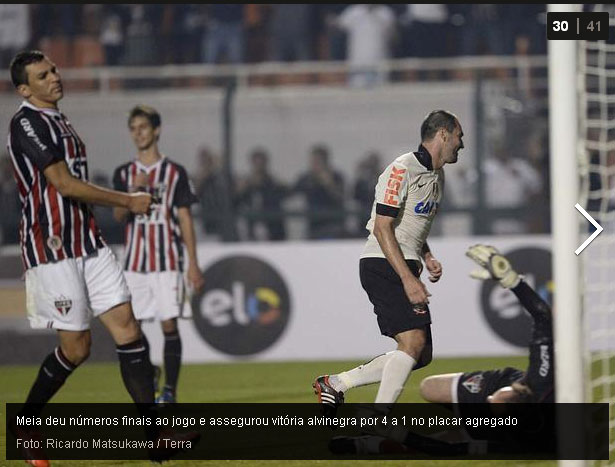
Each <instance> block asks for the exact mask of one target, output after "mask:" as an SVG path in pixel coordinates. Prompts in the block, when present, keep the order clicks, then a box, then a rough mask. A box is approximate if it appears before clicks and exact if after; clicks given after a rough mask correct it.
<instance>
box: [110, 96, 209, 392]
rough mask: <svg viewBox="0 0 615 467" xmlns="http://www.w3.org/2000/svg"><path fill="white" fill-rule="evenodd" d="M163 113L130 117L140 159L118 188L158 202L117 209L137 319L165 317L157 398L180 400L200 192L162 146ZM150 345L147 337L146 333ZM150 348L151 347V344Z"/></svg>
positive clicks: (117, 179)
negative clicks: (181, 320)
mask: <svg viewBox="0 0 615 467" xmlns="http://www.w3.org/2000/svg"><path fill="white" fill-rule="evenodd" d="M160 123H161V120H160V114H159V113H158V112H157V111H156V110H155V109H153V108H151V107H147V106H143V105H141V106H137V107H135V108H133V109H132V111H131V112H130V115H129V117H128V128H129V129H130V134H131V136H132V139H133V141H134V144H135V146H136V148H137V156H136V158H135V160H133V161H131V162H128V163H126V164H124V165H121V166H120V167H118V168H117V169H116V170H115V174H114V176H113V185H114V188H115V189H116V190H120V191H128V192H130V193H138V192H147V193H150V194H151V195H153V196H154V197H155V198H156V199H157V200H159V202H158V203H157V204H155V205H154V206H153V208H152V209H151V211H150V212H149V213H148V214H145V215H144V214H135V213H131V212H130V211H129V210H128V209H125V208H123V207H116V208H114V215H115V218H116V219H117V220H118V221H120V222H121V221H124V220H127V221H128V222H127V224H126V258H125V261H124V269H125V274H126V281H127V282H128V286H129V288H130V291H131V293H132V306H133V309H134V313H135V316H136V318H137V319H138V320H139V321H141V320H148V319H154V318H157V319H159V320H160V325H161V327H162V332H163V334H164V368H165V384H164V388H163V390H162V391H161V393H160V395H159V396H158V397H157V398H156V401H157V402H160V403H170V402H175V401H176V387H177V380H178V377H179V370H180V366H181V356H182V345H181V339H180V335H179V330H178V327H177V318H178V317H179V316H182V310H183V305H184V298H185V295H184V278H183V271H184V254H183V247H184V245H186V250H187V252H188V268H187V279H188V282H189V285H190V286H191V287H193V288H194V289H200V288H201V287H202V285H203V276H202V273H201V271H200V269H199V266H198V260H197V254H196V240H195V235H194V226H193V222H192V216H191V214H190V205H191V204H192V203H194V202H196V196H195V195H194V193H193V192H192V190H191V188H190V184H189V182H188V176H187V175H186V170H185V169H184V168H183V167H182V166H181V165H179V164H177V163H176V162H173V161H171V160H169V159H168V158H167V157H165V156H164V155H163V154H161V153H160V151H159V149H158V140H159V138H160V131H161V127H160ZM143 339H144V342H145V343H146V345H147V339H146V338H145V335H143ZM148 347H149V346H148Z"/></svg>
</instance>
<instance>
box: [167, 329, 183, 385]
mask: <svg viewBox="0 0 615 467" xmlns="http://www.w3.org/2000/svg"><path fill="white" fill-rule="evenodd" d="M181 363H182V341H181V338H180V337H179V332H178V331H174V332H170V333H164V371H165V385H164V387H165V389H168V390H171V391H173V393H175V388H176V387H177V379H178V378H179V369H180V367H181Z"/></svg>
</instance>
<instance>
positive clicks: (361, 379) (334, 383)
mask: <svg viewBox="0 0 615 467" xmlns="http://www.w3.org/2000/svg"><path fill="white" fill-rule="evenodd" d="M393 352H395V351H391V352H387V353H385V354H382V355H378V356H377V357H374V358H373V359H371V360H370V361H369V362H367V363H363V364H362V365H359V366H358V367H356V368H353V369H352V370H348V371H344V372H342V373H339V374H337V375H331V376H329V384H330V385H331V387H333V389H335V390H336V391H342V392H346V391H348V389H350V388H355V387H357V386H364V385H366V384H372V383H377V382H378V381H380V380H381V379H382V370H383V369H384V365H385V364H386V362H387V361H388V360H389V358H390V357H391V355H392V354H393Z"/></svg>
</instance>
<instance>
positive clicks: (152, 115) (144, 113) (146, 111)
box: [128, 105, 162, 130]
mask: <svg viewBox="0 0 615 467" xmlns="http://www.w3.org/2000/svg"><path fill="white" fill-rule="evenodd" d="M135 117H145V118H147V120H148V121H149V123H150V125H152V128H153V129H154V130H155V129H156V128H158V127H159V126H160V124H161V123H162V119H161V118H160V114H159V113H158V111H157V110H156V109H154V108H153V107H150V106H149V105H136V106H135V107H133V108H132V110H131V111H130V113H129V114H128V126H130V122H132V119H133V118H135Z"/></svg>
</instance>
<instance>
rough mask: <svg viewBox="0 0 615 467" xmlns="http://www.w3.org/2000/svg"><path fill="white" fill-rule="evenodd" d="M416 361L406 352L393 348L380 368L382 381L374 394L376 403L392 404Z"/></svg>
mask: <svg viewBox="0 0 615 467" xmlns="http://www.w3.org/2000/svg"><path fill="white" fill-rule="evenodd" d="M414 365H416V361H415V360H414V358H412V357H411V356H410V355H408V354H407V353H406V352H402V351H401V350H394V351H393V352H391V356H390V357H389V358H388V360H387V362H386V365H385V366H384V369H383V370H382V381H381V383H380V387H379V388H378V394H377V395H376V404H393V403H394V402H395V401H396V400H397V398H398V397H399V395H400V394H401V392H402V390H403V389H404V384H406V380H407V379H408V376H410V372H411V371H412V368H413V367H414Z"/></svg>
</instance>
